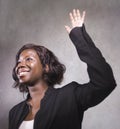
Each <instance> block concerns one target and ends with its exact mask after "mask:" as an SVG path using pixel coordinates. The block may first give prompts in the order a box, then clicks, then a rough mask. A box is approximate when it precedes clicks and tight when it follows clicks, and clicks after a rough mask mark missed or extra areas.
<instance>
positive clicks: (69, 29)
mask: <svg viewBox="0 0 120 129" xmlns="http://www.w3.org/2000/svg"><path fill="white" fill-rule="evenodd" d="M65 29H66V31H67V32H68V33H70V31H71V28H70V27H69V26H67V25H65Z"/></svg>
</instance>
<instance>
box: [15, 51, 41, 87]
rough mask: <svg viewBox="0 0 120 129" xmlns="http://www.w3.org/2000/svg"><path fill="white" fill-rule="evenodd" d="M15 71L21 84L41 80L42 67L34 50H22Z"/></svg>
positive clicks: (31, 83) (32, 83) (30, 83)
mask: <svg viewBox="0 0 120 129" xmlns="http://www.w3.org/2000/svg"><path fill="white" fill-rule="evenodd" d="M15 71H16V75H17V77H18V79H19V82H20V83H22V84H27V85H34V84H35V83H37V82H38V81H39V80H41V79H42V73H43V67H42V64H41V62H40V59H39V56H38V55H37V53H36V51H35V50H33V49H26V50H23V51H22V52H21V54H20V56H19V59H18V63H17V66H16V69H15Z"/></svg>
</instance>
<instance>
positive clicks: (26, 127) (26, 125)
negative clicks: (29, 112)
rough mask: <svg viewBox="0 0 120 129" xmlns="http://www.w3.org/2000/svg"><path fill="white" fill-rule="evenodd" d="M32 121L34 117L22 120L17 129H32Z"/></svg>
mask: <svg viewBox="0 0 120 129" xmlns="http://www.w3.org/2000/svg"><path fill="white" fill-rule="evenodd" d="M33 123H34V119H33V120H29V121H23V122H22V124H21V125H20V127H19V129H33Z"/></svg>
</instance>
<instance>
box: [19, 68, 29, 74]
mask: <svg viewBox="0 0 120 129" xmlns="http://www.w3.org/2000/svg"><path fill="white" fill-rule="evenodd" d="M28 72H30V69H28V68H18V70H17V75H18V76H24V75H26V74H27V73H28Z"/></svg>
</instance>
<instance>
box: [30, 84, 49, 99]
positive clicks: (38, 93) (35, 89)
mask: <svg viewBox="0 0 120 129" xmlns="http://www.w3.org/2000/svg"><path fill="white" fill-rule="evenodd" d="M28 89H29V93H30V96H31V98H32V99H37V98H38V99H41V98H42V97H43V96H44V94H45V92H46V90H47V89H48V85H47V84H46V83H44V82H39V83H37V84H36V85H34V86H32V87H28Z"/></svg>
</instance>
